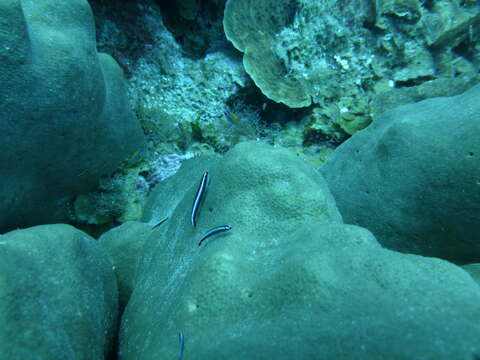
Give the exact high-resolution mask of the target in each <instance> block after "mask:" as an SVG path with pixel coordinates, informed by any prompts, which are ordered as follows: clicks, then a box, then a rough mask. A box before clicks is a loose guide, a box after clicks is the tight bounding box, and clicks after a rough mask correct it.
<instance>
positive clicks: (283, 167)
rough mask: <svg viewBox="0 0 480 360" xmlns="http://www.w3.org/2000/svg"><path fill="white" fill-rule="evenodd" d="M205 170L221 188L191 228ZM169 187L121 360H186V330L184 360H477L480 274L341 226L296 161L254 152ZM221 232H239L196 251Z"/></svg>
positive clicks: (247, 149)
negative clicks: (212, 231) (476, 277)
mask: <svg viewBox="0 0 480 360" xmlns="http://www.w3.org/2000/svg"><path fill="white" fill-rule="evenodd" d="M205 170H208V171H209V173H210V177H211V181H210V185H209V188H208V194H207V196H206V199H205V202H204V205H203V207H202V212H201V214H200V217H199V219H198V225H197V228H195V229H194V228H192V226H191V225H190V223H189V215H190V209H191V204H192V198H193V196H194V194H195V191H196V188H197V184H198V181H199V179H200V176H201V174H202V173H203V171H205ZM164 183H165V184H164ZM174 184H176V185H177V186H176V187H175V186H174ZM162 185H165V187H163V186H161V187H159V188H158V190H156V191H155V193H154V194H153V195H152V197H151V199H150V200H149V201H150V210H149V211H148V212H147V213H146V215H147V217H152V218H153V217H156V216H158V215H159V214H165V213H167V214H169V215H170V219H169V221H168V222H166V223H165V224H163V225H162V226H164V227H161V228H160V229H159V230H158V231H156V232H153V233H152V234H151V235H150V237H149V239H148V240H147V242H146V246H145V251H144V256H143V258H142V260H141V262H140V264H139V268H138V273H137V280H136V282H135V289H134V292H133V294H132V297H131V299H130V302H129V304H128V306H127V309H126V311H125V313H124V316H123V320H122V328H121V335H120V344H121V345H120V352H119V357H120V359H121V360H131V359H138V358H139V356H141V358H142V360H149V359H152V360H153V359H159V358H175V357H178V351H179V341H178V333H179V332H181V333H182V334H183V335H184V337H185V349H184V351H185V354H184V355H185V358H187V357H188V358H197V359H206V358H211V359H232V360H236V359H266V358H268V359H279V360H282V359H299V360H300V359H318V358H322V359H323V358H324V359H369V360H370V359H373V360H375V359H389V358H395V359H412V358H426V359H436V360H437V359H441V360H442V359H445V360H446V359H449V360H450V359H463V358H469V357H473V356H474V355H475V354H480V346H479V345H478V336H480V325H479V324H480V323H479V321H478V320H479V315H478V314H479V313H480V287H478V285H477V284H475V282H474V281H473V280H472V279H471V278H470V276H469V275H468V274H467V273H466V272H464V271H463V270H461V269H460V268H458V267H457V266H455V265H453V264H451V263H448V262H446V261H443V260H439V259H430V258H423V257H420V256H415V255H404V254H400V253H396V252H393V251H390V250H386V249H383V248H382V247H381V246H380V245H379V244H378V242H377V241H376V240H375V238H374V237H373V235H372V234H371V233H370V232H369V231H367V230H365V229H362V228H359V227H356V226H351V225H344V224H342V222H341V219H340V217H339V215H338V213H337V212H336V209H335V205H334V204H333V202H332V200H331V197H330V194H329V191H328V189H327V188H326V187H325V184H324V182H323V180H322V177H321V176H320V175H319V174H317V173H316V172H315V170H314V169H312V168H310V167H309V166H307V165H306V164H304V163H302V161H301V160H300V159H299V158H298V157H297V156H295V155H294V154H292V153H290V152H288V151H286V150H284V149H281V148H278V147H276V148H273V147H266V146H263V145H259V144H255V143H247V144H245V143H244V144H241V145H238V146H237V147H235V148H234V149H233V150H232V151H230V152H229V153H227V155H226V156H225V157H224V158H223V159H206V158H203V159H196V160H195V161H187V162H185V163H184V165H183V166H182V168H181V169H180V170H179V172H178V173H177V174H176V175H174V176H172V177H171V178H169V179H167V180H166V181H165V182H163V183H162ZM174 188H177V189H178V190H179V193H173V191H172V189H174ZM162 209H163V210H162ZM223 224H229V225H231V226H232V230H230V232H228V233H226V234H224V235H223V236H222V235H218V236H216V237H212V238H209V239H207V240H206V241H205V243H204V244H202V246H201V247H198V246H197V241H198V238H199V236H201V234H202V233H204V231H205V230H207V229H209V228H211V227H213V226H215V225H223ZM385 339H388V341H385ZM140 354H141V355H140Z"/></svg>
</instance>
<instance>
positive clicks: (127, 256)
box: [98, 221, 152, 312]
mask: <svg viewBox="0 0 480 360" xmlns="http://www.w3.org/2000/svg"><path fill="white" fill-rule="evenodd" d="M151 232H152V227H151V226H150V225H148V224H144V223H141V222H137V221H127V222H126V223H123V224H122V225H120V226H117V227H115V228H113V229H111V230H109V231H107V232H106V233H104V234H103V235H102V236H101V237H100V238H99V239H98V243H99V245H100V246H101V247H102V248H103V249H104V250H105V252H106V253H107V255H108V258H109V259H110V262H111V263H112V265H113V268H114V270H115V275H116V277H117V283H118V302H119V310H120V312H122V311H123V309H124V308H125V306H127V302H128V299H129V298H130V295H131V293H132V291H133V287H134V284H135V277H136V275H137V267H138V262H139V261H140V258H141V256H142V253H143V247H144V244H145V240H146V239H147V237H148V236H149V235H150V233H151Z"/></svg>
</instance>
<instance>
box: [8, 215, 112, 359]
mask: <svg viewBox="0 0 480 360" xmlns="http://www.w3.org/2000/svg"><path fill="white" fill-rule="evenodd" d="M117 312H118V310H117V284H116V280H115V275H114V272H113V270H112V265H111V264H110V263H109V261H108V259H107V256H106V254H105V253H104V252H103V251H102V250H101V249H100V248H99V246H98V244H97V243H96V241H95V240H94V239H93V238H91V237H89V236H88V235H86V234H85V233H83V232H81V231H79V230H77V229H75V228H73V227H71V226H69V225H62V224H58V225H43V226H37V227H33V228H29V229H25V230H15V231H12V232H9V233H7V234H5V235H2V236H0V322H1V324H2V326H1V327H0V354H1V358H2V359H9V360H17V359H18V360H20V359H22V360H23V359H49V360H56V359H58V360H63V359H79V360H80V359H85V360H91V359H104V358H106V357H107V356H108V354H109V352H110V351H111V350H113V349H112V338H113V336H114V332H115V331H116V328H117V324H116V323H117Z"/></svg>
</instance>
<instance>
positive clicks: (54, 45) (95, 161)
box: [0, 0, 143, 231]
mask: <svg viewBox="0 0 480 360" xmlns="http://www.w3.org/2000/svg"><path fill="white" fill-rule="evenodd" d="M0 13H1V14H2V15H1V20H0V68H1V69H2V71H1V72H0V82H1V83H2V86H1V87H0V125H1V128H2V129H3V136H2V138H1V140H0V163H1V166H0V174H1V176H0V178H1V189H2V190H1V195H2V201H1V202H0V204H1V205H0V213H1V216H0V231H6V230H9V229H12V228H15V227H22V226H29V225H32V224H33V225H35V224H40V223H45V222H52V221H61V220H63V219H65V218H66V207H65V202H66V200H67V199H68V198H70V197H72V196H73V195H75V194H77V193H79V192H85V191H88V190H89V189H91V188H92V186H94V185H95V184H96V182H97V181H98V179H99V177H100V176H101V175H105V174H109V173H111V172H112V171H113V170H114V169H115V168H116V167H117V166H118V164H119V163H120V161H122V160H123V159H125V157H126V156H128V155H129V154H131V153H132V152H133V151H135V150H138V149H139V148H141V147H142V144H143V134H142V132H141V129H140V127H139V125H138V123H137V122H136V119H135V118H134V116H133V113H132V112H131V110H130V109H129V106H128V101H127V99H126V92H125V88H124V83H123V74H122V71H121V69H120V68H119V66H118V65H117V64H116V62H115V61H114V60H113V59H112V58H111V57H110V56H108V55H106V54H98V53H97V51H96V44H95V28H94V23H93V17H92V14H91V11H90V7H89V5H88V3H87V1H85V0H72V1H63V2H60V3H59V2H58V1H51V0H35V1H33V0H26V1H20V0H0Z"/></svg>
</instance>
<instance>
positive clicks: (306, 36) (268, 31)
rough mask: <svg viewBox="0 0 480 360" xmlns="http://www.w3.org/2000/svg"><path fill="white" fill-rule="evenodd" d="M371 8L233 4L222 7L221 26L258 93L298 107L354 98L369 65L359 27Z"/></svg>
mask: <svg viewBox="0 0 480 360" xmlns="http://www.w3.org/2000/svg"><path fill="white" fill-rule="evenodd" d="M371 10H372V9H371V6H370V3H369V2H368V1H364V0H355V1H350V2H348V3H347V2H344V3H341V4H339V3H338V2H336V1H321V2H319V1H315V0H303V1H295V0H264V1H262V2H258V1H254V0H236V1H229V2H227V3H226V6H225V15H224V19H223V26H224V30H225V35H226V37H227V39H228V40H230V41H231V42H232V43H233V45H234V46H235V47H236V48H237V49H238V50H240V51H242V52H243V53H244V56H243V65H244V67H245V70H246V71H247V73H248V74H249V75H250V76H251V77H252V79H253V81H254V82H255V84H256V85H257V86H258V88H259V89H260V90H261V91H262V93H263V94H264V95H265V96H267V97H268V98H270V99H271V100H274V101H276V102H281V103H284V104H286V105H287V106H289V107H292V108H298V107H306V106H309V105H311V103H312V100H313V102H316V103H322V104H323V101H324V100H325V98H329V97H332V96H339V95H345V96H354V95H357V96H358V92H359V91H360V88H359V87H358V83H360V82H361V80H360V78H363V77H364V75H363V74H364V73H368V72H369V69H368V67H369V63H370V61H371V59H370V60H369V58H370V55H371V50H370V47H371V46H372V44H370V43H369V40H370V36H369V34H368V33H366V32H365V29H364V27H363V25H362V24H363V22H364V21H365V19H366V18H368V17H369V16H371ZM353 48H355V54H353V53H352V52H351V50H352V49H353ZM357 75H358V76H357ZM355 82H356V83H357V84H355ZM340 84H341V85H340Z"/></svg>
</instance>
